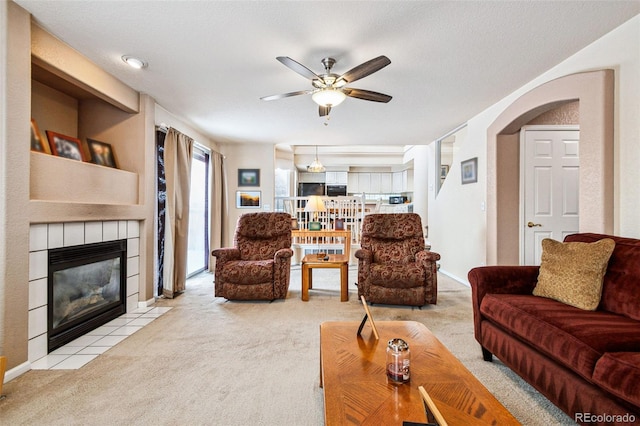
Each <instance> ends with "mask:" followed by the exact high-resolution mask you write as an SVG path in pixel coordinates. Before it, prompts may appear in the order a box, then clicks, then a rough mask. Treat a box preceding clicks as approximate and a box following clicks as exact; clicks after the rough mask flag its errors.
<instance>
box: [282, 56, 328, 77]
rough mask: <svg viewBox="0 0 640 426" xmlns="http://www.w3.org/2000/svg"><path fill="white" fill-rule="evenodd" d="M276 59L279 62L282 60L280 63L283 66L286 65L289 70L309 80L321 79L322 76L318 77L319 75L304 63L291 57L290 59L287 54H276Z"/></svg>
mask: <svg viewBox="0 0 640 426" xmlns="http://www.w3.org/2000/svg"><path fill="white" fill-rule="evenodd" d="M276 59H277V60H279V61H280V62H282V64H283V65H284V66H286V67H287V68H290V69H291V70H293V71H295V72H297V73H298V74H300V75H301V76H303V77H306V78H308V79H309V80H320V81H322V78H320V76H319V75H318V74H316V73H314V72H313V71H311V70H310V69H309V68H307V67H305V66H304V65H302V64H301V63H299V62H296V61H294V60H293V59H291V58H290V57H288V56H278V57H277V58H276Z"/></svg>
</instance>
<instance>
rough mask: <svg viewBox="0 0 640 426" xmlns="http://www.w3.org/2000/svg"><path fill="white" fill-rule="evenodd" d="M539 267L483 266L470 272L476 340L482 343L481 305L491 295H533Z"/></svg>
mask: <svg viewBox="0 0 640 426" xmlns="http://www.w3.org/2000/svg"><path fill="white" fill-rule="evenodd" d="M539 269H540V267H539V266H482V267H478V268H473V269H472V270H470V271H469V274H468V278H469V284H471V306H472V307H473V327H474V333H475V337H476V340H477V341H478V342H480V343H482V342H481V330H480V322H481V316H480V305H481V304H482V299H483V298H484V296H485V295H487V294H489V293H506V294H531V293H532V292H533V289H534V288H535V286H536V283H537V282H538V270H539Z"/></svg>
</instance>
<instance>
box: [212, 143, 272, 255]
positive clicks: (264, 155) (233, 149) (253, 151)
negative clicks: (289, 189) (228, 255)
mask: <svg viewBox="0 0 640 426" xmlns="http://www.w3.org/2000/svg"><path fill="white" fill-rule="evenodd" d="M220 149H221V152H222V153H223V154H224V155H225V157H226V159H225V164H226V171H227V188H228V197H229V200H228V206H229V214H228V216H227V224H226V226H227V229H228V230H229V233H228V235H227V241H226V243H225V246H231V245H232V243H233V233H234V230H235V229H236V222H237V221H238V218H239V217H240V215H241V214H243V213H255V212H259V211H265V210H269V211H273V206H274V192H273V191H274V185H275V177H274V173H275V172H274V171H275V145H271V144H223V145H221V147H220ZM238 169H260V187H238ZM238 189H242V190H247V191H261V192H262V207H261V208H259V209H247V208H242V209H238V208H236V191H237V190H238Z"/></svg>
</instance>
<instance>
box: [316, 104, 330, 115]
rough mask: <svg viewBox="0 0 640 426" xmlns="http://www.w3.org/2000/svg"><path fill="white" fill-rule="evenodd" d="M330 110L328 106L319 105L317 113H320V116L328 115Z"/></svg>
mask: <svg viewBox="0 0 640 426" xmlns="http://www.w3.org/2000/svg"><path fill="white" fill-rule="evenodd" d="M330 112H331V107H330V106H324V105H320V108H319V109H318V113H319V114H320V117H324V116H326V115H329V113H330Z"/></svg>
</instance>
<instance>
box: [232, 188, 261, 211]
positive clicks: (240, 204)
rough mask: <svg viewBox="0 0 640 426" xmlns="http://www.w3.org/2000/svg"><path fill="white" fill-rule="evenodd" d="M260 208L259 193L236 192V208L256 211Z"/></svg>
mask: <svg viewBox="0 0 640 426" xmlns="http://www.w3.org/2000/svg"><path fill="white" fill-rule="evenodd" d="M260 206H261V192H260V191H236V207H237V208H239V209H257V208H260Z"/></svg>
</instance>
